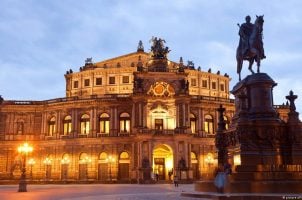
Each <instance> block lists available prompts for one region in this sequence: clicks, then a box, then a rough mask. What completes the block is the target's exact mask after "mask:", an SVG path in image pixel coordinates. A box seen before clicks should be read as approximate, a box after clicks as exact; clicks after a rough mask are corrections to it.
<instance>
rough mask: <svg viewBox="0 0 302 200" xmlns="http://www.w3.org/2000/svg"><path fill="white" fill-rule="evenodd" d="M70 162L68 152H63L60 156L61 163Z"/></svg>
mask: <svg viewBox="0 0 302 200" xmlns="http://www.w3.org/2000/svg"><path fill="white" fill-rule="evenodd" d="M69 163H70V157H69V154H68V153H64V154H63V156H62V160H61V164H63V165H64V164H69Z"/></svg>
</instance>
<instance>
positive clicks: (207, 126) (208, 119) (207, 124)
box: [204, 115, 214, 134]
mask: <svg viewBox="0 0 302 200" xmlns="http://www.w3.org/2000/svg"><path fill="white" fill-rule="evenodd" d="M204 131H205V132H206V133H209V134H214V120H213V117H212V116H211V115H206V116H205V117H204Z"/></svg>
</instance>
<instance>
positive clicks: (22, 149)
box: [18, 142, 33, 154]
mask: <svg viewBox="0 0 302 200" xmlns="http://www.w3.org/2000/svg"><path fill="white" fill-rule="evenodd" d="M32 151H33V147H32V146H30V145H29V144H28V143H27V142H25V143H24V144H23V145H20V146H19V147H18V152H19V153H25V154H27V153H30V152H32Z"/></svg>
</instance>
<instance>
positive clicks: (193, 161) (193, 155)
mask: <svg viewBox="0 0 302 200" xmlns="http://www.w3.org/2000/svg"><path fill="white" fill-rule="evenodd" d="M191 163H197V156H196V153H194V152H191Z"/></svg>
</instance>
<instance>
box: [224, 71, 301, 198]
mask: <svg viewBox="0 0 302 200" xmlns="http://www.w3.org/2000/svg"><path fill="white" fill-rule="evenodd" d="M276 85H277V84H276V83H275V82H274V81H273V80H272V79H271V78H270V77H269V76H268V75H267V74H265V73H257V74H253V75H250V76H247V77H246V78H245V79H244V80H242V81H241V82H239V83H238V84H237V85H236V86H235V87H234V88H233V91H232V93H233V94H234V96H235V98H236V102H237V105H236V114H235V118H234V124H233V126H232V129H233V130H230V132H232V131H233V134H235V135H236V137H237V138H238V141H237V143H236V144H235V145H229V148H228V150H229V152H231V154H233V155H236V156H237V158H240V163H235V164H239V165H237V166H236V168H235V173H234V174H233V175H232V176H233V177H232V179H233V181H231V183H230V187H229V190H230V191H231V192H260V193H261V192H274V193H290V192H293V193H300V192H302V183H301V180H302V165H293V164H292V143H291V141H290V140H289V137H288V132H287V129H286V126H285V124H284V122H282V121H281V120H280V119H279V117H278V114H277V112H276V111H275V109H274V107H273V94H272V91H273V87H274V86H276ZM300 164H302V163H300Z"/></svg>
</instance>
